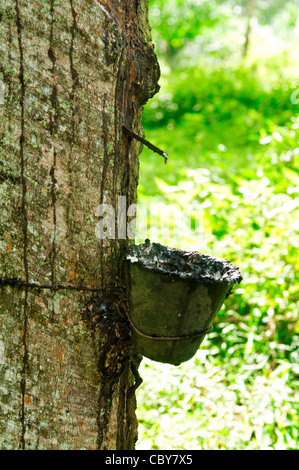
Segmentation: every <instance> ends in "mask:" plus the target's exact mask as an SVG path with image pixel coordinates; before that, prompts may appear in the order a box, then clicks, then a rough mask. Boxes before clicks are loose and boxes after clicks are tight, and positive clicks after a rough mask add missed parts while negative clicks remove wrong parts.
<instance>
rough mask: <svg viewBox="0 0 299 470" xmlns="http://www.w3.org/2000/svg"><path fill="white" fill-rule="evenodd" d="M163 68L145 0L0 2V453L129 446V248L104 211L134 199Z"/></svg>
mask: <svg viewBox="0 0 299 470" xmlns="http://www.w3.org/2000/svg"><path fill="white" fill-rule="evenodd" d="M158 78H159V67H158V64H157V60H156V56H155V54H154V51H153V46H152V44H151V38H150V28H149V25H148V22H147V1H146V0H143V1H142V2H140V1H139V0H101V1H100V0H69V1H66V2H64V1H62V0H40V1H37V2H27V1H25V0H6V1H5V6H1V7H0V82H2V86H3V87H4V90H5V99H4V103H2V104H0V119H1V122H0V141H1V147H0V149H1V155H0V205H1V212H0V346H1V347H0V394H1V398H0V448H1V449H26V450H27V449H109V450H112V449H113V450H115V449H133V448H134V445H135V442H136V439H137V421H136V417H135V407H136V401H135V394H134V382H135V378H134V376H133V374H132V370H133V371H134V370H135V367H134V364H135V363H136V361H137V360H138V358H137V357H136V354H135V352H134V350H133V347H132V343H131V337H130V330H129V327H128V323H127V320H126V318H125V312H124V306H125V305H126V303H125V302H124V301H123V300H124V299H126V298H127V293H126V289H127V287H126V284H125V279H124V276H123V266H122V264H123V263H122V249H123V248H124V246H125V245H126V244H127V240H120V239H115V240H109V239H106V240H99V239H98V238H97V236H96V234H95V227H96V223H97V222H98V219H97V218H96V215H95V214H96V212H95V209H96V208H97V206H98V205H99V204H101V203H103V202H105V203H106V204H111V205H112V206H113V207H114V208H115V209H116V234H117V233H118V230H117V228H118V226H117V220H118V211H117V201H118V196H126V198H127V199H126V201H127V205H129V204H131V203H134V202H135V200H136V191H137V189H136V188H137V184H138V166H139V164H138V155H139V153H140V151H141V144H140V143H139V142H137V141H135V140H132V139H130V137H129V136H128V135H126V134H124V133H123V131H122V126H123V125H126V126H127V127H128V128H130V129H133V130H134V131H135V132H136V133H141V115H142V106H143V104H144V103H145V102H146V101H147V100H148V99H149V98H150V97H151V96H153V94H154V93H155V92H156V91H157V89H158V85H157V81H158Z"/></svg>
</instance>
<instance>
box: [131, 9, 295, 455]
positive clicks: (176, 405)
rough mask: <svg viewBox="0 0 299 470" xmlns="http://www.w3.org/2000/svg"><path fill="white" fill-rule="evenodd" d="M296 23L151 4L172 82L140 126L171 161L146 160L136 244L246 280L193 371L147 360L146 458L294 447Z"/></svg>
mask: <svg viewBox="0 0 299 470" xmlns="http://www.w3.org/2000/svg"><path fill="white" fill-rule="evenodd" d="M298 18H299V2H298V1H294V0H293V1H281V0H271V1H267V0H264V1H258V2H257V1H252V0H243V1H237V0H231V1H229V0H226V1H225V0H223V1H217V0H208V1H207V0H150V22H151V25H152V35H153V41H154V43H155V47H156V51H157V54H158V58H159V61H160V65H161V70H162V76H161V80H160V85H161V91H160V93H159V94H158V95H157V96H156V97H155V98H154V99H153V100H151V101H150V102H149V103H148V104H147V105H146V107H145V112H144V121H143V124H144V129H145V133H146V137H147V138H148V139H149V140H150V141H152V142H153V143H155V144H156V145H158V146H159V147H161V148H162V149H163V150H165V151H166V152H168V153H169V161H168V164H167V165H164V162H163V158H161V157H160V156H158V155H156V154H154V153H152V152H151V151H149V150H147V149H145V150H144V152H143V153H142V155H141V157H140V162H141V163H140V184H139V196H138V203H139V205H140V207H141V210H140V213H139V217H138V226H139V231H138V233H137V242H143V241H144V239H145V238H150V239H151V241H154V242H160V243H163V244H165V245H169V246H174V247H178V248H182V249H186V250H196V251H200V252H203V253H206V254H210V255H213V256H217V257H221V258H227V259H230V260H231V261H232V262H233V263H234V264H236V265H237V266H239V267H240V269H241V272H242V274H243V277H244V279H243V282H242V284H240V285H239V286H238V287H237V288H236V289H235V291H234V294H233V295H232V296H231V297H229V298H228V299H227V301H226V304H225V307H223V308H222V309H221V311H220V313H219V315H218V318H217V321H216V322H215V324H214V330H213V332H212V333H211V334H210V335H209V336H208V337H207V338H206V339H205V340H204V343H203V345H202V347H201V349H200V350H199V351H198V353H197V354H196V357H195V358H194V359H192V360H190V361H188V362H186V363H184V364H181V365H180V366H179V367H174V366H170V365H166V364H165V365H164V364H159V363H155V362H152V361H150V360H148V359H144V360H143V361H142V364H141V375H142V377H143V379H144V383H143V385H142V386H141V387H140V388H139V389H138V393H137V399H138V409H137V413H138V418H139V423H140V427H139V440H138V444H137V449H163V450H165V449H187V450H192V449H194V450H195V449H204V450H210V449H296V448H298V424H299V418H298V416H299V414H298V410H299V394H298V378H299V364H298V359H299V350H298V345H299V322H298V303H299V302H298V298H299V283H298V277H299V275H298V271H299V257H298V247H299V236H298V232H299V199H298V194H299V163H298V154H299V48H298V40H299V20H298ZM152 204H156V205H157V206H156V209H154V210H153V208H152V207H153V206H150V205H152ZM194 204H197V205H198V206H199V208H200V209H199V213H200V216H199V219H200V223H199V224H197V221H196V217H197V216H196V215H194V214H192V213H191V209H190V207H191V206H192V205H194ZM171 206H173V207H175V208H176V210H177V212H179V215H178V217H174V218H171V217H170V218H169V212H168V209H169V207H171ZM150 207H151V209H150ZM145 209H147V210H148V213H147V215H146V213H145ZM168 219H169V223H170V225H171V231H170V232H169V230H168V225H169V223H168ZM197 225H199V226H197Z"/></svg>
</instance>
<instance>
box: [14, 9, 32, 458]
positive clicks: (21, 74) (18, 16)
mask: <svg viewBox="0 0 299 470" xmlns="http://www.w3.org/2000/svg"><path fill="white" fill-rule="evenodd" d="M15 10H16V26H17V33H18V46H19V55H20V67H19V81H20V85H21V92H20V107H21V135H20V153H19V156H20V164H21V181H22V203H21V204H22V216H23V238H24V245H23V263H24V271H25V279H26V283H28V282H29V270H28V214H27V204H26V193H27V181H26V176H25V155H24V144H25V93H26V85H25V79H24V52H23V40H22V29H23V26H22V21H21V13H20V8H19V1H18V0H16V3H15ZM27 309H28V288H27V287H26V288H25V297H24V309H23V330H22V343H23V361H22V362H23V364H22V370H21V395H22V404H21V416H20V420H21V436H20V448H21V449H22V450H25V447H26V442H25V433H26V423H25V396H26V372H27V367H28V347H27V326H28V316H27Z"/></svg>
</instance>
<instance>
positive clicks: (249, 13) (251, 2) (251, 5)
mask: <svg viewBox="0 0 299 470" xmlns="http://www.w3.org/2000/svg"><path fill="white" fill-rule="evenodd" d="M255 1H256V0H248V2H247V5H246V17H247V27H246V33H245V41H244V46H243V51H242V57H243V58H244V59H245V58H246V57H247V54H248V50H249V44H250V36H251V22H252V17H253V13H254V10H255Z"/></svg>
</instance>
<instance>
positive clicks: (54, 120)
mask: <svg viewBox="0 0 299 470" xmlns="http://www.w3.org/2000/svg"><path fill="white" fill-rule="evenodd" d="M50 12H51V28H50V48H49V51H48V56H49V59H50V60H51V62H52V69H51V73H52V75H53V81H54V83H53V89H52V94H51V96H50V101H51V106H52V109H51V113H50V133H51V137H53V136H54V135H55V134H56V132H57V128H58V118H59V105H58V89H57V85H56V83H55V73H56V56H55V52H54V23H55V17H54V0H51V9H50ZM56 163H57V152H56V149H55V147H54V149H53V161H52V166H51V169H50V177H51V198H52V209H53V226H54V230H53V240H52V248H51V253H50V264H51V282H52V285H53V287H54V288H55V286H56V283H57V282H56V272H55V271H56V268H55V263H56V252H57V249H56V233H57V217H56V187H57V179H56V176H55V170H56Z"/></svg>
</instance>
